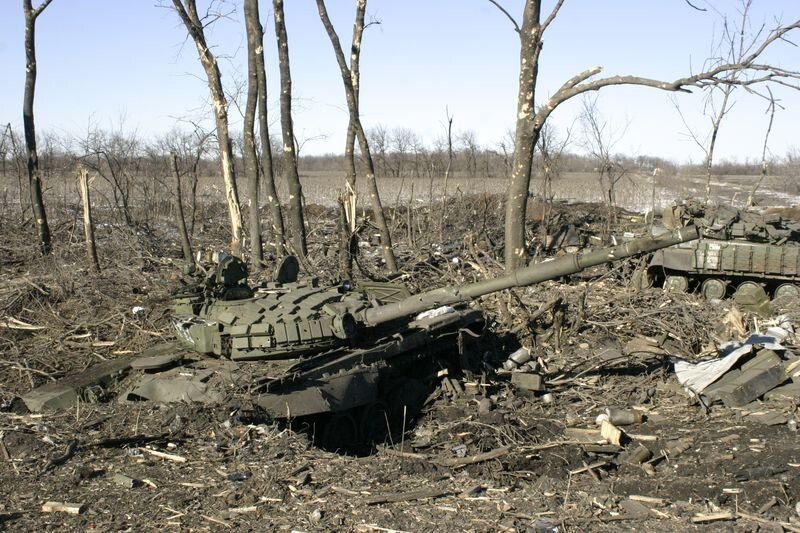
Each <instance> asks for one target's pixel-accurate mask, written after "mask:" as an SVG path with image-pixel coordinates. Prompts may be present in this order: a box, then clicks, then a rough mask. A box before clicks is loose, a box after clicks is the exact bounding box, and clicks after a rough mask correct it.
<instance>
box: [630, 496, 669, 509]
mask: <svg viewBox="0 0 800 533" xmlns="http://www.w3.org/2000/svg"><path fill="white" fill-rule="evenodd" d="M628 499H629V500H634V501H637V502H642V503H652V504H653V505H661V506H663V505H667V503H669V502H668V501H667V500H665V499H664V498H653V497H652V496H640V495H638V494H631V495H630V496H628Z"/></svg>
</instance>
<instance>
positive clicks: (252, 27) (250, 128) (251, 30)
mask: <svg viewBox="0 0 800 533" xmlns="http://www.w3.org/2000/svg"><path fill="white" fill-rule="evenodd" d="M244 25H245V30H246V33H247V102H246V103H245V111H244V134H243V141H244V142H243V146H242V149H243V156H244V173H245V176H246V178H247V196H248V212H249V215H250V216H249V219H250V256H251V259H252V265H253V270H254V271H256V272H259V271H261V269H262V266H263V265H262V263H263V261H264V250H263V246H262V242H261V221H260V214H259V205H258V202H259V192H260V187H259V175H258V161H257V160H258V156H257V155H256V133H255V124H256V107H257V106H258V67H257V60H256V53H257V52H256V50H258V48H259V47H261V48H262V52H261V57H262V59H263V43H259V42H258V35H257V31H258V30H257V29H256V28H259V29H260V28H261V21H260V20H259V19H258V0H245V1H244Z"/></svg>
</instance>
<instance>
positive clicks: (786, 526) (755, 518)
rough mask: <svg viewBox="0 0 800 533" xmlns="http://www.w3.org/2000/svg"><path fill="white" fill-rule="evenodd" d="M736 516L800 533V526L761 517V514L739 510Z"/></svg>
mask: <svg viewBox="0 0 800 533" xmlns="http://www.w3.org/2000/svg"><path fill="white" fill-rule="evenodd" d="M736 517H737V518H744V519H745V520H750V521H752V522H757V523H759V524H765V525H769V526H779V527H782V528H783V529H784V531H793V532H794V533H800V527H798V526H796V525H794V524H790V523H789V522H781V521H779V520H769V519H767V518H761V517H760V516H755V515H751V514H748V513H743V512H742V511H738V512H737V513H736Z"/></svg>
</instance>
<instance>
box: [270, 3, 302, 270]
mask: <svg viewBox="0 0 800 533" xmlns="http://www.w3.org/2000/svg"><path fill="white" fill-rule="evenodd" d="M272 7H273V10H274V15H275V38H276V40H277V41H278V64H279V65H278V67H279V70H280V76H281V97H280V102H281V131H282V136H283V156H284V157H283V174H284V177H285V178H286V183H287V185H288V187H289V233H290V239H291V243H292V247H293V248H294V252H295V253H298V254H302V255H304V256H305V255H306V253H307V252H308V250H307V249H306V228H305V220H304V216H303V215H304V213H303V189H302V187H301V186H300V175H299V174H298V172H297V151H296V149H295V146H294V125H293V123H292V74H291V70H290V68H289V39H288V37H287V35H286V21H285V19H284V16H283V0H272Z"/></svg>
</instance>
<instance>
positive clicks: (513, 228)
mask: <svg viewBox="0 0 800 533" xmlns="http://www.w3.org/2000/svg"><path fill="white" fill-rule="evenodd" d="M540 15H541V0H528V1H527V2H525V11H524V13H523V15H522V28H521V29H520V31H519V38H520V51H519V87H518V91H517V126H516V140H517V142H516V144H515V146H514V166H513V168H512V169H511V182H510V183H509V185H508V193H507V199H506V221H505V241H506V242H505V264H506V270H515V269H516V268H517V267H519V266H521V265H523V264H524V262H525V218H526V217H525V214H526V211H527V204H528V187H529V186H530V182H531V168H532V166H533V148H534V146H536V141H537V140H538V138H539V131H540V128H541V124H536V123H535V122H534V117H535V115H536V109H535V106H534V96H535V91H536V79H537V77H538V75H539V53H540V52H541V49H542V48H541V31H542V28H541V25H540V24H539V17H540Z"/></svg>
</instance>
